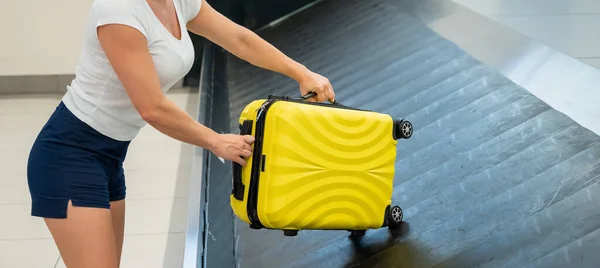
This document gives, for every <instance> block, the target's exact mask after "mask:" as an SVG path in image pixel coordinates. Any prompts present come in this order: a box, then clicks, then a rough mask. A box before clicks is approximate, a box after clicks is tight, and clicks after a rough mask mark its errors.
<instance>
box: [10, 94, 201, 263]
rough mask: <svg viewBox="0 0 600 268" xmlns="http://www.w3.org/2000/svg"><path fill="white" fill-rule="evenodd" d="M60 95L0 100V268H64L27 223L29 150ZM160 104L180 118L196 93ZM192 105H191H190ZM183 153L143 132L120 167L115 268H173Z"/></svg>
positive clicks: (180, 236)
mask: <svg viewBox="0 0 600 268" xmlns="http://www.w3.org/2000/svg"><path fill="white" fill-rule="evenodd" d="M61 97H62V95H58V94H52V95H1V96H0V126H1V127H0V129H1V135H2V136H1V137H2V138H1V139H0V163H1V164H0V213H1V214H2V217H1V220H0V267H2V268H5V267H6V268H9V267H15V268H16V267H18V268H53V267H65V266H64V263H63V261H62V259H60V257H59V256H60V254H59V252H58V249H57V248H56V245H55V244H54V242H53V240H52V238H51V235H50V232H48V230H47V228H46V226H45V224H44V222H43V220H42V219H39V218H34V217H31V216H30V209H31V199H30V196H29V192H28V188H27V187H28V186H27V178H26V164H27V156H28V154H29V149H30V148H31V145H32V143H33V141H34V139H35V137H36V135H37V134H38V132H39V130H40V129H41V128H42V126H43V125H44V123H45V122H46V120H47V119H48V117H49V116H50V114H51V113H52V111H53V110H54V108H55V107H56V105H57V104H58V103H59V101H60V98H61ZM168 97H169V98H170V99H171V100H173V101H174V102H175V103H176V104H177V105H178V106H180V107H182V108H185V109H186V110H188V111H194V110H196V109H197V107H190V103H193V101H192V102H190V101H191V100H193V99H195V98H197V94H196V93H189V92H188V91H187V90H180V89H174V90H173V91H171V92H170V93H168ZM194 105H197V104H194ZM191 156H192V154H191V147H190V146H188V145H184V144H182V143H181V142H179V141H176V140H173V139H171V138H169V137H167V136H165V135H163V134H162V133H160V132H158V131H157V130H155V129H154V128H152V127H150V126H147V127H146V128H144V129H143V130H142V131H141V133H140V135H139V136H138V137H137V138H136V140H135V141H134V142H132V144H131V147H130V151H129V153H128V156H127V159H126V161H125V175H126V177H127V194H128V198H127V199H128V201H127V216H126V219H125V220H126V228H125V241H124V246H123V247H124V249H123V260H122V265H121V267H124V268H126V267H136V268H137V267H144V268H146V267H148V268H150V267H181V263H182V256H183V249H184V239H185V224H186V215H187V205H188V198H187V197H188V189H189V186H188V185H189V174H190V173H189V172H190V160H191Z"/></svg>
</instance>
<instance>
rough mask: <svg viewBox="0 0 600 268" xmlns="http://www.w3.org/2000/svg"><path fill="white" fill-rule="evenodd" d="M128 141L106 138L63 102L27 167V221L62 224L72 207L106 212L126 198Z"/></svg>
mask: <svg viewBox="0 0 600 268" xmlns="http://www.w3.org/2000/svg"><path fill="white" fill-rule="evenodd" d="M129 143H130V142H129V141H117V140H114V139H112V138H109V137H107V136H105V135H103V134H101V133H99V132H97V131H96V130H94V129H93V128H91V127H90V126H89V125H87V124H86V123H84V122H83V121H81V120H79V119H78V118H77V117H75V115H73V114H72V113H71V112H70V111H69V109H68V108H67V107H66V106H65V105H64V104H63V103H62V102H61V103H60V104H59V105H58V106H57V107H56V110H55V111H54V113H53V114H52V115H51V116H50V118H49V119H48V121H47V122H46V124H45V125H44V127H43V128H42V130H41V131H40V133H39V135H38V137H37V138H36V140H35V142H34V144H33V146H32V148H31V152H30V154H29V160H28V165H27V180H28V184H29V192H30V194H31V199H32V207H31V215H32V216H37V217H44V218H66V217H67V206H68V202H69V200H70V201H71V203H72V204H73V206H83V207H94V208H106V209H109V208H110V202H112V201H117V200H122V199H124V198H125V191H126V186H125V175H124V172H123V161H124V160H125V155H126V154H127V149H128V147H129Z"/></svg>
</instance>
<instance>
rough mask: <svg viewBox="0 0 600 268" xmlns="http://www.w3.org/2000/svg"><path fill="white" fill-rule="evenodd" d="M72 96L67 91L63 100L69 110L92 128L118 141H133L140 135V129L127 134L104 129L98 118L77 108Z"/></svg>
mask: <svg viewBox="0 0 600 268" xmlns="http://www.w3.org/2000/svg"><path fill="white" fill-rule="evenodd" d="M72 98H73V96H71V95H70V94H69V92H67V94H65V96H64V97H63V99H62V102H63V103H64V104H65V106H66V107H67V108H68V109H69V111H70V112H71V113H73V115H75V117H77V118H78V119H79V120H81V121H82V122H83V123H85V124H87V125H88V126H90V127H91V128H92V129H94V130H96V131H98V133H100V134H102V135H104V136H106V137H108V138H111V139H113V140H116V141H132V140H133V139H134V138H135V137H136V136H137V135H138V133H139V131H140V130H139V129H138V130H136V131H135V132H130V133H127V134H120V133H114V132H111V131H110V130H108V129H104V128H103V127H102V126H101V124H99V123H98V122H97V121H96V120H94V119H93V118H91V117H89V116H87V115H86V114H84V113H82V112H81V111H80V110H79V109H77V107H76V106H77V105H76V104H75V103H74V100H73V99H72Z"/></svg>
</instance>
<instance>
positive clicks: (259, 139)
mask: <svg viewBox="0 0 600 268" xmlns="http://www.w3.org/2000/svg"><path fill="white" fill-rule="evenodd" d="M277 101H289V102H296V103H304V104H307V105H319V106H326V107H330V108H337V109H346V110H358V111H367V110H361V109H356V108H352V107H348V106H344V105H340V104H326V103H319V102H308V101H305V100H302V99H300V100H298V99H292V98H289V97H281V96H269V98H268V100H267V101H265V103H263V105H262V106H261V107H260V108H259V109H258V111H257V116H256V131H255V135H254V138H255V140H254V152H253V154H252V159H254V161H253V163H252V171H251V174H250V186H249V187H250V189H249V190H248V201H247V214H248V219H249V220H250V227H251V228H254V229H260V228H264V226H263V225H262V223H261V222H260V219H259V218H258V211H257V203H258V184H259V182H260V172H261V167H262V166H263V165H264V163H261V162H262V161H264V160H263V157H262V149H263V148H262V147H263V135H264V130H265V118H266V116H267V112H268V111H269V108H270V107H271V106H272V105H273V104H274V103H275V102H277Z"/></svg>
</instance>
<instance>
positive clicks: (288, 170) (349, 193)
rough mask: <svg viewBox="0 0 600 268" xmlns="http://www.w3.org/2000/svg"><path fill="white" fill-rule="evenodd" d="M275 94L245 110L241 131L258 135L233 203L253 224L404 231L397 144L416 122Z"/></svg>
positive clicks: (237, 168)
mask: <svg viewBox="0 0 600 268" xmlns="http://www.w3.org/2000/svg"><path fill="white" fill-rule="evenodd" d="M306 97H307V96H304V97H303V98H298V99H293V98H290V97H285V96H269V97H268V98H267V99H262V100H255V101H253V102H251V103H250V104H248V105H247V106H246V107H245V108H244V110H243V111H242V113H241V115H240V119H239V123H240V134H242V135H246V134H249V135H252V136H254V137H255V142H254V144H253V155H252V156H251V157H249V158H248V159H246V163H247V164H246V166H244V167H242V166H241V165H239V164H237V163H234V164H233V182H232V183H233V187H232V188H233V189H232V193H231V196H230V203H231V207H232V209H233V212H234V214H235V215H236V216H237V217H239V218H240V219H241V220H242V221H245V222H246V223H248V224H249V225H250V228H253V229H261V228H267V229H278V230H283V231H284V235H286V236H295V235H296V234H297V233H298V230H303V229H304V230H309V229H312V230H348V231H350V232H352V235H357V236H362V235H364V234H365V231H366V230H367V229H378V228H383V227H388V228H390V229H395V228H398V227H399V226H400V224H401V222H402V219H403V214H402V209H401V208H400V207H399V206H392V204H391V197H392V191H393V181H394V169H395V168H394V164H395V160H396V144H397V140H398V139H400V138H403V139H408V138H410V137H411V135H412V131H413V130H412V125H411V123H410V122H409V121H405V120H393V119H392V117H391V116H389V115H386V114H381V113H376V112H372V111H366V110H359V109H354V108H350V107H346V106H343V105H341V104H339V103H333V104H330V103H314V102H308V101H305V100H304V99H305V98H306Z"/></svg>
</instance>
